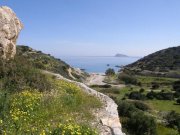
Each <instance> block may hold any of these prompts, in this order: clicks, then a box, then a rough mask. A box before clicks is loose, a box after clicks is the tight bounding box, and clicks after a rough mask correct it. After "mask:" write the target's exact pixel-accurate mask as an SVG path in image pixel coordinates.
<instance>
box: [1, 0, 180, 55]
mask: <svg viewBox="0 0 180 135" xmlns="http://www.w3.org/2000/svg"><path fill="white" fill-rule="evenodd" d="M0 4H1V5H7V6H10V7H11V8H12V9H13V10H14V11H15V12H16V14H17V16H18V17H19V18H20V19H21V21H22V22H23V24H24V29H23V31H22V32H21V34H20V36H19V39H18V44H23V45H28V46H31V47H33V48H35V49H38V50H42V51H44V52H46V53H51V54H53V55H55V56H65V55H66V56H101V55H103V56H104V55H105V56H107V55H115V54H116V53H123V54H127V55H131V56H144V55H147V54H149V53H152V52H154V51H157V50H160V49H163V48H167V47H171V46H178V45H179V44H180V8H179V7H180V0H0Z"/></svg>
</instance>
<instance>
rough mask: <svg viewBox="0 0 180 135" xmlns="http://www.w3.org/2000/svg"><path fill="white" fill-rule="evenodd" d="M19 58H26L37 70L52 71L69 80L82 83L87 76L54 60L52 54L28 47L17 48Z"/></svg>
mask: <svg viewBox="0 0 180 135" xmlns="http://www.w3.org/2000/svg"><path fill="white" fill-rule="evenodd" d="M17 56H20V57H25V58H26V59H27V60H28V61H29V62H31V63H32V64H33V65H34V66H35V68H38V69H42V70H47V71H52V72H54V73H58V74H61V75H62V76H64V77H66V78H68V79H73V80H78V81H82V80H84V79H85V78H86V76H87V74H86V73H85V72H82V71H81V70H78V69H74V68H72V67H70V66H69V65H68V64H67V63H65V62H64V61H62V60H60V59H57V58H54V57H53V56H51V55H50V54H45V53H42V52H41V51H37V50H34V49H32V48H30V47H28V46H17Z"/></svg>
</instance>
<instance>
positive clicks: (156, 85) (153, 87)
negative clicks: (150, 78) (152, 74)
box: [152, 82, 159, 90]
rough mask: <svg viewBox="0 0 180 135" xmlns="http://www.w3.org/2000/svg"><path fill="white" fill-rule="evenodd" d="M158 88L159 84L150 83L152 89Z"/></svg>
mask: <svg viewBox="0 0 180 135" xmlns="http://www.w3.org/2000/svg"><path fill="white" fill-rule="evenodd" d="M158 88H159V84H158V83H156V82H152V89H153V90H154V89H158Z"/></svg>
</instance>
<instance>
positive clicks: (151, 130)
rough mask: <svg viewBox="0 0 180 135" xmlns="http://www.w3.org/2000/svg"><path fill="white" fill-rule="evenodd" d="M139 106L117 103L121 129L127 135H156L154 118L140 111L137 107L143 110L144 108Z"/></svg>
mask: <svg viewBox="0 0 180 135" xmlns="http://www.w3.org/2000/svg"><path fill="white" fill-rule="evenodd" d="M135 104H136V106H135ZM140 104H141V103H140ZM140 104H139V103H136V102H135V103H133V102H128V101H119V103H118V112H119V115H120V116H121V117H122V119H123V120H122V121H121V122H122V126H123V128H126V129H127V130H128V132H129V133H132V134H134V135H156V122H155V120H154V118H153V117H151V116H147V115H145V114H144V113H143V112H142V111H140V110H139V109H138V108H137V107H139V108H141V109H142V108H143V109H144V107H140V106H142V104H141V105H140ZM143 109H142V110H143ZM144 110H146V109H144Z"/></svg>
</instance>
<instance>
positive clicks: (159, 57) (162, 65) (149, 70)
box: [125, 46, 180, 77]
mask: <svg viewBox="0 0 180 135" xmlns="http://www.w3.org/2000/svg"><path fill="white" fill-rule="evenodd" d="M125 69H127V70H131V71H134V72H136V73H139V74H145V75H146V74H150V75H161V76H169V77H180V46H178V47H171V48H167V49H164V50H160V51H157V52H155V53H153V54H150V55H148V56H146V57H144V58H142V59H140V60H138V61H137V62H134V63H132V64H130V65H127V66H125Z"/></svg>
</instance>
